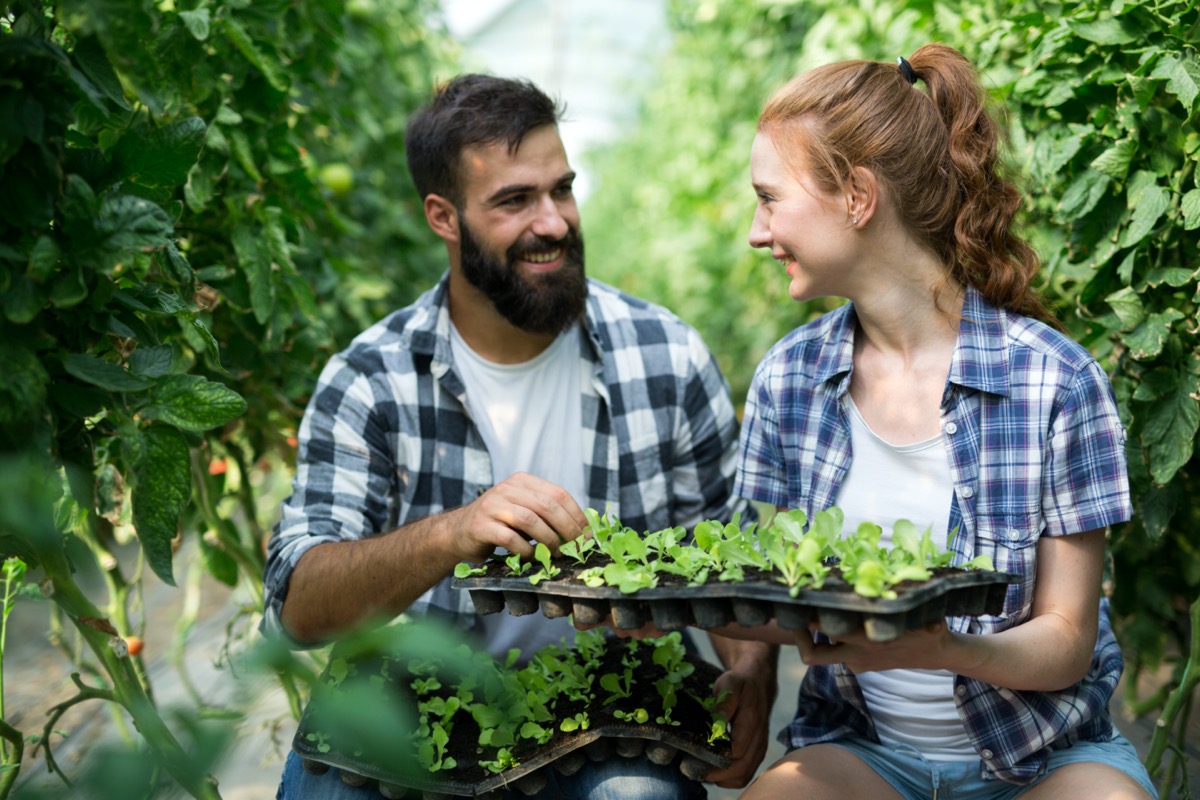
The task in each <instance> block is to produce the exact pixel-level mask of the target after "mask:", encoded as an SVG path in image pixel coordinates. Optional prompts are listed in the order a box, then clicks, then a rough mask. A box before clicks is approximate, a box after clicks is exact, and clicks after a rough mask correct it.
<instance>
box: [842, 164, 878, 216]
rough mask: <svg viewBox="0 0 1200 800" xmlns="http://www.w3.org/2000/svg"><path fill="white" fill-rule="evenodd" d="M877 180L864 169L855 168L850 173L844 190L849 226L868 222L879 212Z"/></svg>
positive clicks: (870, 172) (873, 174) (872, 173)
mask: <svg viewBox="0 0 1200 800" xmlns="http://www.w3.org/2000/svg"><path fill="white" fill-rule="evenodd" d="M879 190H880V186H879V179H878V178H876V177H875V173H874V172H872V171H871V170H869V169H867V168H866V167H855V168H854V169H852V170H851V171H850V181H849V183H848V184H847V190H846V211H847V212H848V213H849V216H850V220H851V225H853V226H854V227H858V226H860V225H865V224H866V223H867V222H870V220H871V217H873V216H875V212H876V211H878V210H879Z"/></svg>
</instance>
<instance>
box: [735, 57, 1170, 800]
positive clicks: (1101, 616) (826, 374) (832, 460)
mask: <svg viewBox="0 0 1200 800" xmlns="http://www.w3.org/2000/svg"><path fill="white" fill-rule="evenodd" d="M917 84H923V85H924V87H925V90H922V88H921V87H920V86H918V85H917ZM997 146H998V131H997V125H996V123H995V121H994V120H993V119H992V118H991V117H990V116H989V114H988V113H987V110H986V108H985V106H984V94H983V92H982V90H981V88H980V85H979V81H978V76H977V75H976V72H975V70H974V68H973V67H972V66H971V65H970V64H969V63H968V62H967V61H966V59H964V58H963V56H962V55H961V54H960V53H958V52H957V51H955V50H953V49H951V48H949V47H946V46H942V45H936V44H934V45H928V46H926V47H923V48H921V49H920V50H918V51H917V52H916V53H915V54H913V56H912V58H911V61H906V60H904V59H900V60H899V63H898V65H892V64H885V63H878V62H867V61H852V62H842V63H837V64H832V65H829V66H825V67H822V68H819V69H816V70H813V71H812V72H809V73H807V74H805V75H802V76H801V77H799V78H797V79H795V80H793V81H792V82H791V83H789V84H788V85H786V86H785V87H784V88H783V89H782V90H780V91H779V92H778V93H777V94H776V95H775V96H774V97H772V98H771V99H770V101H768V103H767V105H766V107H765V108H764V110H763V113H762V115H761V117H760V119H759V124H758V136H757V138H756V139H755V142H754V146H753V149H752V152H751V174H752V179H753V182H754V187H755V191H756V192H757V194H758V198H759V203H758V208H757V211H756V213H755V217H754V223H753V227H752V228H751V231H750V244H751V245H752V246H754V247H762V248H767V249H769V250H770V251H771V254H772V256H774V257H775V258H776V259H777V260H778V261H779V262H780V263H782V264H783V265H784V266H785V268H786V271H787V274H788V277H789V278H790V279H791V283H790V286H789V292H790V294H791V296H792V297H793V298H794V299H796V300H799V301H803V300H808V299H811V298H815V297H843V298H846V299H848V300H849V301H850V303H849V304H847V305H844V306H842V307H841V308H839V309H838V310H836V311H833V312H831V313H829V314H827V315H825V316H824V317H822V318H821V319H819V320H817V321H816V322H814V323H811V324H809V325H806V326H804V327H801V328H799V329H797V330H796V331H793V332H792V333H791V334H789V335H788V336H787V337H785V338H784V339H783V340H782V341H780V342H779V343H778V344H777V345H776V346H775V347H774V348H773V349H772V350H771V352H770V353H769V354H768V355H767V357H766V358H765V359H764V361H763V363H762V364H761V365H760V366H759V368H758V370H757V372H756V374H755V378H754V382H753V384H752V387H751V389H750V395H749V398H748V400H747V404H746V414H745V421H744V424H743V430H742V441H741V464H740V468H739V473H738V477H737V490H738V492H739V493H740V494H742V495H744V496H745V497H748V498H751V499H754V500H759V501H762V502H765V503H769V504H771V505H774V506H777V507H778V508H780V509H787V508H801V509H804V510H805V511H806V512H807V513H808V514H809V517H810V518H811V517H812V515H813V513H814V512H816V511H819V510H821V509H823V508H826V507H828V506H831V505H835V504H836V505H838V506H839V507H840V508H842V509H843V511H844V512H845V514H846V528H847V529H849V530H853V529H854V528H856V527H857V525H858V524H859V523H860V522H862V521H869V522H874V523H877V524H880V525H881V526H882V527H883V529H884V531H885V538H886V534H887V532H889V531H890V530H891V528H892V524H893V523H894V522H895V521H896V520H897V519H908V520H910V521H912V522H915V523H917V525H918V527H919V528H921V529H924V528H925V527H926V526H932V529H933V531H934V533H935V535H936V536H940V538H941V543H942V544H943V545H945V546H946V547H948V548H950V549H952V550H953V551H954V552H955V554H956V563H958V562H961V561H965V560H967V559H970V558H973V557H974V556H976V555H981V554H986V555H989V556H991V557H992V559H993V562H994V563H995V565H996V567H997V569H999V570H1002V571H1007V572H1015V573H1017V574H1019V575H1020V576H1021V580H1020V582H1019V583H1017V584H1015V585H1014V586H1012V587H1011V588H1010V589H1009V594H1008V597H1007V601H1006V604H1005V607H1004V611H1003V613H1002V614H1000V615H998V616H983V617H973V618H951V619H948V620H947V621H946V622H945V623H942V624H937V625H933V626H930V627H928V628H926V629H922V630H919V631H910V632H908V633H906V634H905V635H904V636H903V637H901V638H900V639H899V640H897V641H894V642H890V643H874V642H870V641H868V640H866V638H865V637H864V636H861V635H858V636H850V637H841V638H839V639H838V640H837V641H831V640H830V639H828V638H826V637H823V636H820V635H816V636H815V637H814V636H812V635H809V634H808V633H807V632H806V633H804V634H801V635H796V636H795V637H794V639H795V642H796V644H797V646H798V647H799V649H800V654H801V657H802V658H803V660H804V662H805V663H806V664H807V665H808V671H807V674H806V675H805V678H804V682H803V684H802V686H801V690H800V698H799V707H798V710H797V716H796V718H795V720H794V722H793V723H792V725H791V726H790V727H789V729H788V731H787V737H788V741H789V742H790V746H791V747H792V748H794V749H793V750H792V751H791V752H790V753H789V754H788V755H787V756H785V757H784V758H783V759H781V760H780V761H779V762H778V763H776V764H775V765H774V766H772V767H771V768H769V769H768V770H767V771H766V772H765V773H764V774H763V775H762V776H761V777H760V778H759V779H758V780H757V781H756V782H755V783H754V784H753V785H751V787H750V788H749V789H748V790H747V792H746V793H745V794H744V795H743V797H745V798H779V797H803V798H806V800H813V799H814V798H824V797H829V798H838V800H842V799H843V798H847V797H861V798H866V797H870V798H895V797H906V798H929V797H941V798H949V797H955V798H958V797H970V798H1010V797H1016V796H1018V795H1020V796H1022V797H1026V798H1038V797H1041V798H1051V797H1053V798H1062V797H1087V798H1089V799H1090V798H1145V797H1153V796H1155V792H1154V788H1153V786H1152V785H1151V783H1150V781H1149V778H1148V776H1147V775H1146V772H1145V770H1144V768H1143V767H1142V765H1141V763H1140V762H1139V760H1138V758H1137V755H1136V753H1135V752H1134V750H1133V748H1132V747H1131V746H1130V745H1129V743H1128V742H1127V741H1126V740H1125V739H1124V738H1123V737H1122V736H1121V735H1120V734H1119V733H1118V732H1117V731H1116V729H1115V728H1114V727H1113V725H1112V722H1111V719H1110V717H1109V714H1108V700H1109V697H1110V696H1111V694H1112V691H1113V688H1114V687H1115V685H1116V683H1117V679H1118V677H1119V676H1120V673H1121V669H1122V659H1121V653H1120V649H1119V648H1118V646H1117V643H1116V641H1115V639H1114V637H1113V634H1112V629H1111V627H1110V624H1109V622H1108V616H1107V607H1106V606H1105V605H1104V604H1103V603H1102V601H1101V598H1100V582H1101V571H1102V563H1103V558H1104V547H1105V542H1104V530H1105V528H1107V527H1108V526H1109V525H1112V524H1115V523H1119V522H1122V521H1125V520H1128V519H1129V517H1130V514H1131V507H1130V500H1129V489H1128V479H1127V475H1126V466H1125V451H1124V441H1125V434H1124V430H1123V428H1122V426H1121V423H1120V420H1119V419H1118V416H1117V409H1116V406H1115V403H1114V399H1113V395H1112V389H1111V386H1110V384H1109V382H1108V379H1107V377H1106V376H1105V374H1104V372H1103V371H1102V369H1101V368H1100V367H1099V365H1097V364H1096V362H1095V361H1094V360H1093V359H1092V358H1091V357H1090V356H1089V355H1088V353H1087V352H1086V351H1085V350H1084V349H1083V348H1082V347H1080V346H1079V345H1077V344H1075V343H1074V342H1072V341H1070V340H1069V339H1068V338H1067V337H1065V336H1064V335H1063V334H1062V333H1060V332H1059V331H1058V330H1057V329H1056V327H1055V326H1054V324H1053V321H1052V320H1051V319H1050V317H1049V315H1048V313H1047V311H1046V309H1045V308H1044V307H1043V306H1042V304H1041V303H1040V302H1039V301H1038V299H1037V297H1036V296H1035V294H1034V293H1033V292H1032V290H1031V289H1030V285H1029V284H1030V280H1031V278H1032V277H1033V275H1034V273H1035V272H1036V270H1037V261H1036V257H1035V255H1034V253H1033V252H1032V250H1031V249H1030V247H1029V246H1028V245H1027V244H1026V243H1025V242H1023V241H1022V240H1020V239H1019V238H1017V237H1016V236H1014V235H1013V233H1012V232H1011V226H1012V221H1013V217H1014V215H1015V213H1016V211H1017V209H1018V208H1019V207H1020V205H1021V197H1020V194H1019V193H1018V191H1017V190H1016V188H1015V187H1014V186H1012V185H1011V184H1010V183H1007V182H1005V181H1004V180H1003V179H1001V178H1000V177H998V176H997V168H998V166H999V165H998V162H997ZM1047 323H1050V324H1047ZM763 636H764V638H775V639H776V640H780V641H783V640H787V641H790V640H791V639H792V638H793V637H792V636H791V635H790V634H787V633H786V632H783V631H780V630H777V629H776V630H775V631H774V632H773V633H766V634H763ZM864 767H869V768H864Z"/></svg>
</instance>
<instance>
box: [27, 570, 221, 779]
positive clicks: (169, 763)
mask: <svg viewBox="0 0 1200 800" xmlns="http://www.w3.org/2000/svg"><path fill="white" fill-rule="evenodd" d="M39 551H40V552H38V560H39V563H40V564H41V566H42V569H43V570H44V571H45V573H46V576H47V577H48V578H49V579H50V580H51V582H52V584H53V587H54V594H53V599H54V602H55V603H56V604H57V605H58V606H59V607H60V608H61V609H62V610H63V612H64V613H66V615H67V616H68V617H69V618H70V619H71V621H72V622H73V623H74V625H75V627H76V629H77V630H78V631H79V633H80V634H81V635H82V637H83V639H84V640H85V641H86V642H87V643H88V645H89V646H90V647H91V649H92V652H93V653H95V655H96V657H97V658H98V659H99V660H100V663H101V665H102V666H103V668H104V671H105V672H107V673H108V677H109V679H110V680H111V681H112V684H113V689H112V692H111V699H112V700H113V701H114V702H116V703H119V704H120V705H121V706H123V707H124V708H125V710H126V711H127V712H128V713H129V715H130V716H131V717H132V718H133V722H134V724H135V725H136V726H137V729H138V731H139V732H140V733H141V734H142V736H143V738H144V739H145V741H146V743H147V744H148V745H149V747H150V749H151V750H152V751H153V752H154V753H155V755H156V756H157V757H158V760H159V761H160V762H161V763H162V765H163V766H164V767H165V768H166V770H167V772H168V773H170V775H171V777H172V778H173V779H174V780H175V781H176V782H177V783H178V784H179V785H180V786H181V787H182V788H183V789H184V790H185V791H187V792H188V793H189V794H190V795H192V797H195V798H197V799H198V800H219V799H220V794H219V793H218V792H217V789H216V787H215V785H214V784H213V782H212V781H211V780H210V779H209V778H208V777H207V776H204V775H201V774H197V771H196V769H195V767H194V766H192V763H191V759H190V758H189V756H188V754H187V752H186V751H185V750H184V749H183V747H182V746H181V745H180V744H179V741H178V740H177V739H176V738H175V736H174V734H173V733H171V730H170V729H169V728H168V727H167V725H166V723H165V722H164V721H163V719H162V717H161V716H160V715H159V713H158V709H157V708H156V707H155V706H154V702H153V700H151V698H150V696H149V695H148V694H147V693H146V690H145V687H144V686H143V685H142V681H141V678H140V676H139V675H138V674H137V671H136V669H135V668H134V665H133V660H132V659H130V658H128V657H124V658H120V657H118V656H117V654H116V652H115V651H114V650H113V647H112V644H113V640H114V639H115V637H114V636H113V635H112V634H111V633H109V632H107V631H106V630H104V625H103V615H102V614H101V612H100V611H99V609H97V608H96V606H95V605H93V604H92V602H91V601H90V600H89V599H88V598H87V596H86V595H85V594H84V593H83V591H82V590H81V589H80V588H79V586H78V584H76V583H75V580H74V578H73V577H72V575H71V568H70V564H69V563H68V561H67V558H66V555H65V553H64V552H63V551H62V550H61V549H57V548H54V547H42V548H39ZM97 620H100V621H101V622H97ZM76 685H77V686H79V687H80V690H81V692H83V691H84V690H85V689H86V690H87V691H89V692H92V693H93V694H96V693H99V692H102V691H104V690H99V689H91V688H90V687H85V686H84V685H83V684H82V682H79V681H77V682H76ZM96 696H100V695H99V694H96ZM105 696H106V697H107V695H105ZM47 745H48V743H47ZM47 753H49V747H47Z"/></svg>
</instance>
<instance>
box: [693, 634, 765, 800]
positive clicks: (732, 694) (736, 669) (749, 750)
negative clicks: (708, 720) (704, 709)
mask: <svg viewBox="0 0 1200 800" xmlns="http://www.w3.org/2000/svg"><path fill="white" fill-rule="evenodd" d="M725 641H727V642H731V641H732V640H725ZM715 642H716V639H715V638H714V643H715ZM734 649H735V651H736V653H737V655H736V656H735V657H733V659H732V666H731V667H730V668H729V669H728V670H727V671H725V672H723V673H721V675H720V677H718V678H717V680H716V681H715V682H714V683H713V693H714V694H720V693H721V692H722V691H724V690H728V691H729V696H728V697H726V698H725V700H724V701H722V702H721V703H719V704H718V705H717V707H716V710H717V711H719V712H721V713H722V714H724V715H725V718H726V719H728V720H729V729H730V736H731V738H732V742H731V751H732V753H731V754H732V756H733V762H732V763H731V764H730V765H729V766H728V767H726V768H725V769H714V770H713V771H711V772H710V773H709V774H708V776H707V777H706V778H705V780H706V781H709V782H711V783H715V784H716V785H717V786H722V787H724V788H727V789H739V788H741V787H743V786H745V785H746V784H748V783H749V782H750V780H751V779H752V778H753V777H754V773H755V771H756V770H757V769H758V765H759V764H761V763H762V760H763V757H764V756H765V755H766V754H767V744H768V737H769V731H768V728H769V725H770V721H771V707H772V706H773V705H774V704H775V694H776V691H777V686H776V677H775V667H776V659H777V658H778V654H779V650H778V648H777V647H775V646H773V645H763V644H757V643H756V644H750V643H744V642H743V643H737V644H736V645H735V647H734ZM722 660H723V661H725V662H726V664H729V663H731V661H730V654H729V653H723V654H722Z"/></svg>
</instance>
